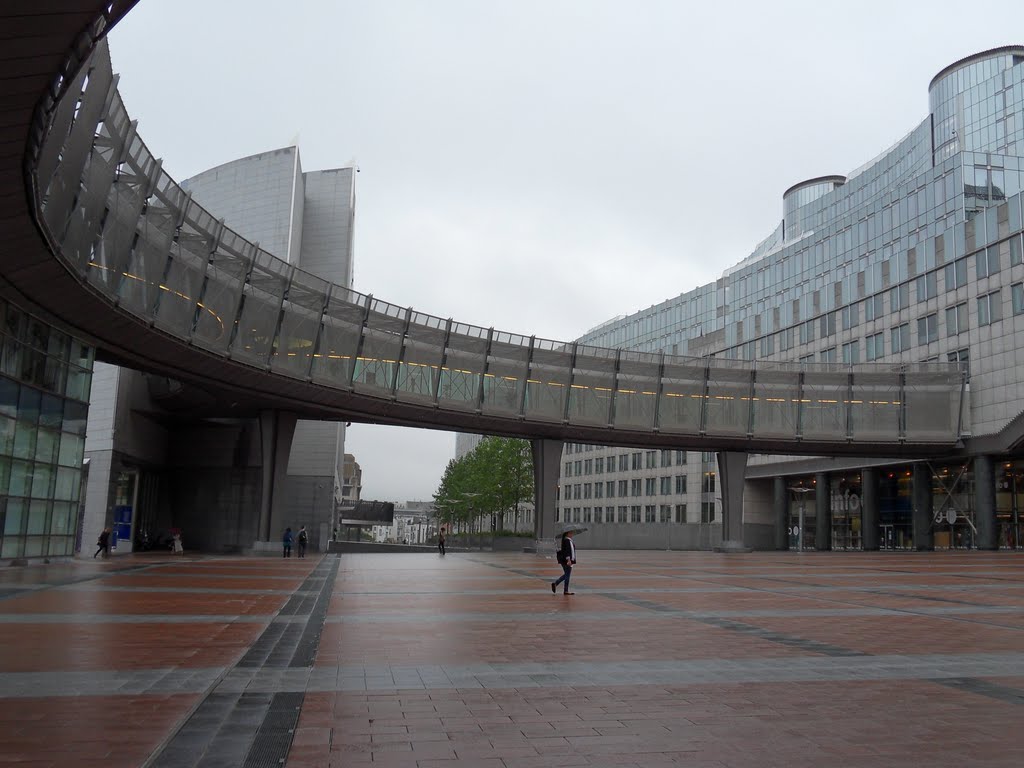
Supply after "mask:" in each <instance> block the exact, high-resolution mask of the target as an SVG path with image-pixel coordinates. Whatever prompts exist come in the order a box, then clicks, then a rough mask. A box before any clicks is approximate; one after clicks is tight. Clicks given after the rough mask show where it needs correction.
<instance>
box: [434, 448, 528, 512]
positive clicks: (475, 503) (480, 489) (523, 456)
mask: <svg viewBox="0 0 1024 768" xmlns="http://www.w3.org/2000/svg"><path fill="white" fill-rule="evenodd" d="M532 498H533V462H532V458H531V454H530V444H529V443H528V442H527V441H526V440H519V439H515V438H509V437H486V438H484V439H483V440H481V441H480V443H479V445H477V447H476V448H474V449H473V450H472V451H470V452H469V453H467V454H466V455H465V456H463V457H462V458H460V459H453V460H452V461H450V462H448V466H447V467H445V471H444V474H443V475H442V477H441V482H440V483H439V484H438V488H437V491H436V492H435V493H434V505H435V507H436V508H437V509H438V513H439V518H440V519H441V520H442V521H444V522H445V523H447V524H449V525H459V526H461V527H468V529H469V530H471V531H472V530H473V529H474V528H475V529H477V530H479V529H480V527H481V526H480V522H481V518H489V517H490V516H494V519H495V527H496V528H499V529H503V528H504V527H505V515H506V514H507V513H508V512H510V511H511V512H513V513H515V511H516V510H518V508H519V505H520V504H522V503H523V502H525V501H529V500H531V499H532Z"/></svg>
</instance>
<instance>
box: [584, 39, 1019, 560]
mask: <svg viewBox="0 0 1024 768" xmlns="http://www.w3.org/2000/svg"><path fill="white" fill-rule="evenodd" d="M929 99H930V107H931V114H930V115H929V116H928V117H927V118H925V119H924V120H923V121H922V122H921V123H919V124H918V125H917V126H915V127H914V128H913V129H912V130H911V131H910V132H909V133H907V134H906V135H905V136H904V137H903V138H902V139H901V140H899V141H898V142H897V143H896V144H894V145H893V146H892V147H891V148H890V149H889V150H887V151H886V152H883V153H882V154H881V155H879V156H878V157H875V158H873V159H872V160H870V161H869V162H868V163H865V164H864V165H862V166H861V167H859V168H857V169H855V170H853V171H851V172H850V173H849V174H848V175H847V176H845V177H844V176H822V177H819V178H816V179H810V180H808V181H805V182H801V183H799V184H796V185H794V186H793V187H791V188H790V189H789V190H787V191H786V193H785V194H784V195H783V221H782V223H780V226H779V228H777V229H776V231H775V232H773V233H772V234H771V235H769V236H768V237H767V238H766V239H765V240H764V241H763V242H762V243H760V244H758V245H757V247H756V248H755V249H754V250H753V252H752V253H751V254H750V255H749V256H748V257H747V258H745V259H743V260H742V261H740V262H739V263H738V264H736V266H734V267H732V268H730V269H728V270H726V271H725V273H724V274H723V276H722V277H721V279H719V280H717V281H715V282H714V283H712V284H709V285H705V286H701V287H698V288H696V289H694V290H692V291H689V292H687V293H684V294H682V295H680V296H677V297H675V298H671V299H668V300H666V301H665V302H663V303H661V304H659V305H656V306H654V307H651V308H649V309H646V310H643V311H641V312H638V313H636V314H634V315H629V316H626V317H622V318H617V319H615V320H611V321H609V322H607V323H604V324H602V325H600V326H598V327H597V328H595V329H593V330H592V331H590V332H588V333H587V334H585V335H583V336H582V337H580V339H579V341H580V342H584V343H587V344H595V345H607V346H622V347H625V348H628V349H634V350H642V351H646V352H651V353H654V352H666V353H669V352H671V353H676V352H678V353H681V354H690V355H695V354H697V355H706V356H708V357H712V358H719V359H720V358H725V359H734V360H738V361H748V362H751V363H752V364H753V365H754V366H755V368H757V371H758V377H759V378H760V377H761V371H763V370H765V369H766V363H767V362H772V361H777V362H779V363H783V362H790V361H793V362H795V363H797V364H799V363H802V362H803V363H806V362H809V361H815V362H821V363H828V364H834V365H835V366H836V368H835V370H836V372H837V374H838V376H837V379H836V381H835V382H834V383H832V384H830V383H829V382H827V381H825V380H822V381H820V382H819V381H816V382H815V383H814V384H813V385H812V384H809V383H808V382H806V381H805V382H804V385H803V391H804V392H805V393H806V392H808V391H812V392H816V396H817V399H818V400H819V401H826V400H830V399H842V397H843V390H844V384H843V382H842V381H841V380H840V379H841V378H842V374H841V371H844V370H853V369H852V368H851V366H853V365H855V364H857V363H858V362H862V361H869V362H871V363H880V364H883V365H884V364H888V365H889V366H890V370H892V371H895V370H898V369H899V368H900V367H903V368H906V367H912V366H913V365H915V364H919V363H925V362H927V361H932V360H948V361H952V362H956V363H958V364H959V365H960V366H961V369H962V370H963V371H964V372H965V374H966V375H967V376H968V377H969V380H970V389H971V402H970V407H969V410H968V411H965V413H964V414H963V415H962V416H963V418H964V421H965V424H966V426H967V429H968V430H970V431H971V432H972V433H973V434H974V435H982V434H991V433H995V432H998V431H999V430H1000V429H1002V428H1003V427H1005V426H1006V425H1007V424H1008V423H1009V421H1010V419H1012V418H1013V417H1014V416H1016V414H1018V413H1020V412H1021V410H1024V400H1022V399H1021V398H1020V396H1019V394H1018V393H1019V392H1022V391H1024V374H1022V372H1021V369H1020V366H1019V365H1017V362H1016V359H1015V357H1014V355H1013V354H1012V353H1008V350H1013V349H1020V348H1024V322H1022V320H1024V290H1022V289H1021V285H1022V284H1024V271H1022V268H1021V261H1022V255H1021V254H1022V253H1024V240H1022V220H1024V212H1022V197H1024V196H1022V195H1021V192H1022V189H1024V133H1022V131H1024V48H1020V47H1011V48H1003V49H996V50H993V51H987V52H984V53H980V54H977V55H975V56H971V57H968V58H967V59H964V60H962V61H960V62H956V63H955V64H953V65H951V66H950V67H947V68H946V69H945V70H943V71H942V72H940V73H939V74H938V75H937V76H936V77H935V79H934V80H933V81H932V83H931V85H930V86H929ZM1004 286H1008V289H1006V290H1004ZM893 383H894V380H893V379H890V380H889V387H890V388H891V387H892V385H893ZM876 384H877V385H878V389H876V390H875V392H876V393H877V392H878V391H880V390H882V389H884V388H885V385H884V384H883V383H882V382H881V381H879V382H876ZM783 391H784V388H783ZM830 391H831V392H832V393H833V394H831V395H830V394H829V392H830ZM864 395H865V396H864V397H863V401H864V402H865V403H867V402H868V401H874V406H873V407H871V408H865V411H868V412H872V418H873V419H877V420H876V421H873V422H870V423H869V422H862V429H872V428H876V429H881V428H884V425H885V417H884V415H883V414H882V413H880V412H878V408H879V407H880V406H879V403H880V402H881V401H882V400H883V399H884V398H882V397H877V396H872V395H867V393H866V392H865V393H864ZM784 397H785V396H783V398H784ZM852 399H861V398H859V397H857V396H856V394H855V395H854V397H853V398H852ZM834 417H835V414H834V413H833V414H829V413H827V412H819V411H817V409H815V408H808V409H806V410H805V411H804V412H803V413H802V414H801V415H800V419H801V430H802V433H803V434H808V433H811V432H813V431H815V430H817V431H819V432H820V433H821V434H825V433H830V432H831V433H835V432H841V431H842V430H843V429H844V428H846V426H847V425H846V424H844V422H842V420H837V419H835V418H834ZM852 417H853V418H854V419H856V418H858V415H856V414H852ZM780 418H782V419H785V415H784V409H783V414H782V415H780ZM729 420H732V421H733V422H735V417H729V418H726V419H725V421H729ZM919 426H924V425H919ZM757 461H758V462H760V463H766V464H769V465H770V464H771V462H772V460H771V459H770V458H767V457H764V458H760V459H757ZM937 476H938V477H941V473H940V474H939V475H937ZM971 477H972V472H971V471H970V470H969V469H968V471H967V473H966V478H967V479H966V480H962V481H961V485H963V483H964V482H967V483H972V482H973V481H972V480H971V479H970V478H971ZM1009 477H1010V480H1006V481H1004V482H1005V483H1006V484H1008V486H1007V489H1002V490H998V489H997V490H998V493H997V506H998V515H999V526H998V529H999V540H1000V543H1001V545H1003V546H1010V544H1009V542H1017V541H1019V538H1018V537H1017V536H1016V528H1015V527H1014V526H1016V525H1019V523H1016V522H1014V521H1015V520H1016V517H1015V515H1016V512H1015V511H1014V510H1015V509H1016V501H1015V499H1016V495H1015V493H1014V492H1012V491H1011V490H1010V489H1009V485H1012V484H1013V482H1012V472H1011V474H1010V475H1009ZM694 480H696V481H698V482H699V477H697V478H694ZM694 480H691V483H693V482H694ZM840 481H842V482H843V483H846V484H848V485H849V487H853V483H854V476H853V475H851V476H850V477H845V476H844V477H843V478H841V479H840V478H832V479H831V480H830V482H835V483H838V482H840ZM792 482H793V481H792V480H791V479H788V478H787V485H789V484H792ZM910 482H911V476H910V474H908V468H907V467H906V466H905V465H904V466H901V467H900V469H899V470H894V471H893V472H892V473H891V474H890V473H888V472H883V473H882V478H881V490H880V499H879V506H880V511H881V516H882V520H881V523H880V524H881V526H882V534H883V535H882V545H883V546H890V547H907V546H911V545H912V544H913V540H912V528H911V520H910ZM938 482H939V481H938V480H937V481H936V483H937V485H936V489H938V488H940V486H939V485H938ZM854 495H855V496H856V494H854ZM833 496H836V494H835V493H833ZM940 496H941V493H940V491H938V490H936V491H935V508H936V509H939V504H940V501H941V500H942V499H940ZM840 498H842V499H847V500H848V497H846V496H844V495H840ZM857 499H859V496H857ZM640 501H645V500H644V499H641V500H640ZM701 501H702V502H703V501H704V499H702V500H701ZM803 503H804V504H805V506H809V507H810V508H813V501H808V500H806V499H805V500H804V502H803ZM853 503H857V502H856V501H855V502H853ZM957 504H959V508H960V509H962V510H966V511H967V513H966V514H967V516H966V517H964V518H963V519H962V520H959V521H958V522H957V523H956V524H955V525H953V526H952V530H951V531H947V532H946V534H945V535H943V533H942V531H941V530H940V527H936V529H935V545H936V546H939V547H941V546H947V545H948V546H958V542H961V543H962V542H965V541H971V540H972V537H973V532H972V531H971V529H970V526H969V525H967V524H966V523H965V522H964V520H967V519H970V515H973V511H972V510H973V506H974V500H973V497H972V496H971V495H970V494H967V495H966V496H964V498H962V499H958V501H957ZM798 507H799V504H797V503H796V502H794V503H793V505H792V507H791V512H792V516H793V517H794V521H792V522H791V525H790V529H791V531H792V530H793V529H795V527H796V523H795V517H796V515H797V510H798ZM832 520H833V526H832V534H831V542H830V543H831V546H832V547H833V548H858V547H860V546H862V533H861V531H860V530H859V526H860V518H859V512H858V511H857V510H852V511H851V510H849V509H846V508H843V509H839V508H838V507H837V506H836V504H835V503H834V504H833V508H832ZM815 523H816V521H815V520H814V519H813V515H810V516H809V519H808V520H806V521H805V531H804V534H805V542H804V543H805V546H813V545H814V536H815V530H814V528H815ZM947 527H948V526H947ZM947 539H948V541H947Z"/></svg>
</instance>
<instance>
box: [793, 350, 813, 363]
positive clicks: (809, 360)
mask: <svg viewBox="0 0 1024 768" xmlns="http://www.w3.org/2000/svg"><path fill="white" fill-rule="evenodd" d="M797 362H800V363H813V362H814V353H813V352H812V353H811V354H809V355H801V356H800V359H799V360H798V361H797Z"/></svg>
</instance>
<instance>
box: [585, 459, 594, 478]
mask: <svg viewBox="0 0 1024 768" xmlns="http://www.w3.org/2000/svg"><path fill="white" fill-rule="evenodd" d="M583 474H584V475H592V474H594V460H593V459H585V460H584V462H583Z"/></svg>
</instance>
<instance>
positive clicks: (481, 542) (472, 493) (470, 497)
mask: <svg viewBox="0 0 1024 768" xmlns="http://www.w3.org/2000/svg"><path fill="white" fill-rule="evenodd" d="M459 495H460V496H462V497H463V498H465V499H466V502H467V503H468V505H469V516H470V520H472V518H473V499H475V498H476V497H477V496H479V495H480V494H479V493H476V492H475V491H462V492H461V493H460V494H459ZM478 522H479V521H478ZM472 530H473V526H472V523H470V531H472ZM477 536H478V538H479V541H478V545H479V548H480V549H483V548H484V537H483V534H482V533H481V532H480V526H479V524H478V525H477Z"/></svg>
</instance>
